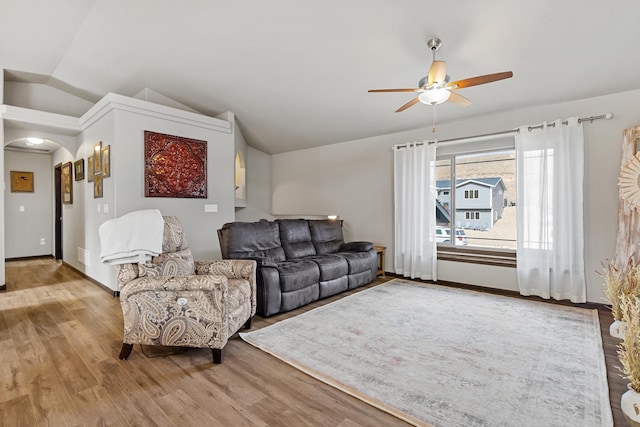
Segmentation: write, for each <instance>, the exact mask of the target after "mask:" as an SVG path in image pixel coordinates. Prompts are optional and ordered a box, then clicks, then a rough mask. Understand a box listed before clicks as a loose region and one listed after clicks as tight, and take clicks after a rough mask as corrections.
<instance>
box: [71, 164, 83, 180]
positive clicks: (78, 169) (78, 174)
mask: <svg viewBox="0 0 640 427" xmlns="http://www.w3.org/2000/svg"><path fill="white" fill-rule="evenodd" d="M73 169H74V172H75V175H74V177H75V179H74V180H75V181H82V180H83V179H84V159H80V160H76V161H75V162H73Z"/></svg>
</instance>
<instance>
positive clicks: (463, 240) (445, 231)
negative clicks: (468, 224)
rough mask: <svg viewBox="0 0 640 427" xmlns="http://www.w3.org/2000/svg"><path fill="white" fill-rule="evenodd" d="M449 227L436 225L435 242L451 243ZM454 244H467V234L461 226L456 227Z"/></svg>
mask: <svg viewBox="0 0 640 427" xmlns="http://www.w3.org/2000/svg"><path fill="white" fill-rule="evenodd" d="M449 232H450V231H449V227H445V226H442V225H437V226H436V242H437V243H451V235H450V234H449ZM455 242H456V243H455V244H456V246H461V245H466V244H467V235H466V234H465V232H464V230H463V229H462V228H456V238H455Z"/></svg>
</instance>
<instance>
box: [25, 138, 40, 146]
mask: <svg viewBox="0 0 640 427" xmlns="http://www.w3.org/2000/svg"><path fill="white" fill-rule="evenodd" d="M27 141H29V144H31V145H40V144H42V143H43V142H44V139H42V138H37V137H35V136H30V137H29V138H27Z"/></svg>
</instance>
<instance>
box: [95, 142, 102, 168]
mask: <svg viewBox="0 0 640 427" xmlns="http://www.w3.org/2000/svg"><path fill="white" fill-rule="evenodd" d="M93 174H94V175H102V141H100V142H97V143H96V144H95V145H94V146H93Z"/></svg>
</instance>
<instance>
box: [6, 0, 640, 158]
mask: <svg viewBox="0 0 640 427" xmlns="http://www.w3.org/2000/svg"><path fill="white" fill-rule="evenodd" d="M638 16H640V2H638V1H636V0H626V1H622V0H609V1H597V2H596V1H591V0H589V1H583V0H565V1H557V0H555V1H549V0H542V1H534V2H521V1H506V0H504V1H492V0H487V1H477V0H460V1H456V2H447V1H432V0H397V1H392V0H388V1H383V0H340V1H338V0H324V1H301V0H270V1H264V0H244V1H219V0H210V1H207V0H200V1H197V0H185V1H179V2H178V1H170V0H135V1H125V0H57V1H46V0H21V1H9V0H0V67H2V68H5V69H8V70H13V71H17V72H18V73H14V74H12V73H11V72H9V73H7V75H8V76H11V75H15V76H25V75H27V76H28V75H33V76H40V77H39V79H40V80H39V82H40V83H43V82H44V83H47V84H50V85H52V86H56V87H62V88H64V89H65V90H68V91H70V92H72V93H75V94H76V95H79V96H81V97H83V98H84V99H87V100H89V101H92V102H95V101H97V100H98V99H100V98H101V97H102V96H104V95H105V94H107V93H108V92H115V93H119V94H122V95H129V96H132V95H135V94H137V93H138V92H140V91H141V90H142V89H143V88H145V87H148V88H151V89H153V90H155V91H157V92H159V93H161V94H163V95H165V96H167V97H169V98H172V99H175V100H176V101H178V102H180V103H183V104H185V105H188V106H189V107H191V108H193V109H196V110H198V111H201V112H203V113H205V114H211V115H213V114H218V113H221V112H224V111H227V110H229V111H232V112H234V113H235V114H236V117H237V120H238V122H239V123H240V126H241V129H242V131H243V134H244V135H245V137H246V139H247V142H248V143H249V144H250V145H252V146H254V147H256V148H258V149H260V150H262V151H265V152H267V153H279V152H285V151H291V150H297V149H303V148H308V147H313V146H318V145H324V144H332V143H337V142H342V141H349V140H354V139H359V138H364V137H368V136H373V135H380V134H387V133H392V132H397V131H401V130H407V129H414V128H421V127H426V126H429V125H430V123H431V118H432V107H430V106H427V105H422V104H418V105H416V106H414V107H412V108H410V109H408V110H406V111H405V112H402V113H394V111H395V110H396V109H397V108H398V107H399V106H401V105H402V104H404V103H405V102H407V101H409V100H410V99H411V98H412V96H413V94H411V93H394V94H371V93H367V90H368V89H376V88H388V87H391V88H393V87H414V86H416V85H417V82H418V80H419V79H420V78H422V77H423V76H425V75H426V74H427V72H428V68H429V65H430V64H431V59H432V58H431V52H430V50H429V49H428V48H427V45H426V41H427V40H428V39H430V38H432V37H436V36H437V37H439V38H440V39H442V41H443V46H442V48H441V49H440V50H439V52H438V57H439V59H443V60H446V61H447V72H448V74H449V75H450V76H451V79H452V80H459V79H462V78H467V77H473V76H477V75H483V74H489V73H495V72H500V71H507V70H511V71H513V74H514V76H513V78H511V79H508V80H503V81H499V82H495V83H491V84H486V85H482V86H476V87H470V88H465V89H462V90H460V92H459V93H460V94H462V95H464V96H466V97H467V98H469V99H470V100H471V101H473V104H472V105H470V106H468V107H464V108H463V107H458V106H455V105H452V104H449V103H446V104H442V105H440V106H438V118H439V121H440V122H450V121H458V120H463V119H464V118H467V117H471V116H478V115H483V114H492V113H499V112H500V111H505V110H509V109H513V108H517V107H524V106H531V105H543V104H553V103H560V102H566V101H571V100H576V99H583V98H589V97H593V96H599V95H604V94H608V93H616V92H622V91H627V90H633V89H640V72H639V70H640V56H639V55H638V54H637V52H638V43H639V42H640V25H638V24H637V19H638ZM42 76H44V77H42ZM36 80H37V79H36Z"/></svg>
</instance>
